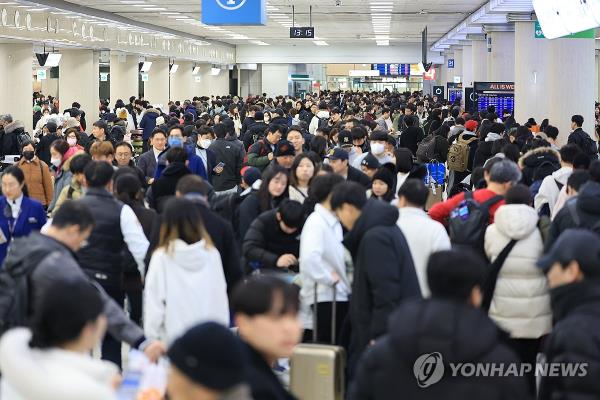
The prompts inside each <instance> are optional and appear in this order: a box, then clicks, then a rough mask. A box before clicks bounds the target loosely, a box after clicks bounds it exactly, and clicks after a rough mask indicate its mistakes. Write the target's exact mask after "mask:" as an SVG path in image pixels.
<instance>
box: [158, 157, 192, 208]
mask: <svg viewBox="0 0 600 400" xmlns="http://www.w3.org/2000/svg"><path fill="white" fill-rule="evenodd" d="M187 155H188V154H187V151H186V150H185V149H184V148H182V147H172V148H171V149H169V150H168V151H167V154H166V156H165V157H166V160H167V163H168V165H167V167H166V168H165V170H164V171H163V173H162V175H161V176H160V178H157V179H156V180H155V181H154V182H152V185H151V186H150V189H149V192H151V193H147V197H148V198H149V199H150V201H149V203H150V207H152V208H154V209H155V210H156V211H157V212H159V213H160V212H162V209H163V206H164V204H165V202H166V200H167V199H169V198H170V197H171V196H174V195H175V188H176V187H177V182H179V179H181V178H182V177H184V176H185V175H188V174H191V173H192V172H191V171H190V170H189V169H188V167H187V163H188V159H187Z"/></svg>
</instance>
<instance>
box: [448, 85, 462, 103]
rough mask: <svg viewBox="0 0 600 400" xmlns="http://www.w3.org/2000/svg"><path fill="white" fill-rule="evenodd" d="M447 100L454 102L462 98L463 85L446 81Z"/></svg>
mask: <svg viewBox="0 0 600 400" xmlns="http://www.w3.org/2000/svg"><path fill="white" fill-rule="evenodd" d="M446 86H447V87H448V100H450V102H451V103H453V104H454V102H456V101H457V100H459V99H462V89H463V85H462V83H460V82H448V83H447V85H446Z"/></svg>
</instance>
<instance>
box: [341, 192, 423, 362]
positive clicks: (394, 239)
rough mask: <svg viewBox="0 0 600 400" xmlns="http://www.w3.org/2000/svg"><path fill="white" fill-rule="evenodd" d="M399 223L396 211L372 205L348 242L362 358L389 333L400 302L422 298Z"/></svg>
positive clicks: (353, 317) (356, 331) (353, 310)
mask: <svg viewBox="0 0 600 400" xmlns="http://www.w3.org/2000/svg"><path fill="white" fill-rule="evenodd" d="M397 220H398V209H397V208H396V207H393V206H391V205H389V204H386V203H384V202H381V201H377V200H375V199H370V200H368V201H367V204H365V206H364V207H363V209H362V213H361V215H360V217H359V218H358V220H357V221H356V223H355V224H354V227H353V228H352V230H351V231H350V232H349V233H348V234H347V235H346V237H345V238H344V246H345V247H346V248H347V249H348V251H350V253H351V255H352V260H353V262H354V281H353V282H352V296H353V297H352V301H351V302H350V321H351V324H352V333H353V338H354V339H353V342H354V343H355V344H356V347H355V349H356V350H357V351H358V352H361V351H362V350H363V349H364V348H365V347H367V345H368V343H369V342H370V341H371V340H372V339H376V338H377V337H379V336H381V335H383V334H384V333H385V331H386V326H387V319H388V317H389V315H390V314H391V312H392V311H393V310H394V309H395V308H396V307H397V306H398V304H400V302H401V301H403V300H405V299H407V298H411V297H421V291H420V289H419V281H418V280H417V274H416V272H415V267H414V265H413V260H412V257H411V254H410V249H409V247H408V244H407V242H406V239H405V238H404V235H403V234H402V231H400V228H398V226H397V225H396V221H397Z"/></svg>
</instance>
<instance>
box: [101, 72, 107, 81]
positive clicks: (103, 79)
mask: <svg viewBox="0 0 600 400" xmlns="http://www.w3.org/2000/svg"><path fill="white" fill-rule="evenodd" d="M100 82H108V72H100Z"/></svg>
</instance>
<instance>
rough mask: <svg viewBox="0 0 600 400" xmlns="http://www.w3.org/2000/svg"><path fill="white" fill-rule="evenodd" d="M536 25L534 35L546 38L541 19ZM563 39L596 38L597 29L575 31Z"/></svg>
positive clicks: (537, 37) (538, 37)
mask: <svg viewBox="0 0 600 400" xmlns="http://www.w3.org/2000/svg"><path fill="white" fill-rule="evenodd" d="M533 24H534V25H533V26H534V36H535V38H536V39H545V38H546V36H544V32H543V31H542V26H541V25H540V22H539V21H535V22H534V23H533ZM562 38H563V39H595V38H596V30H595V29H588V30H587V31H583V32H578V33H574V34H572V35H567V36H563V37H562Z"/></svg>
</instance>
